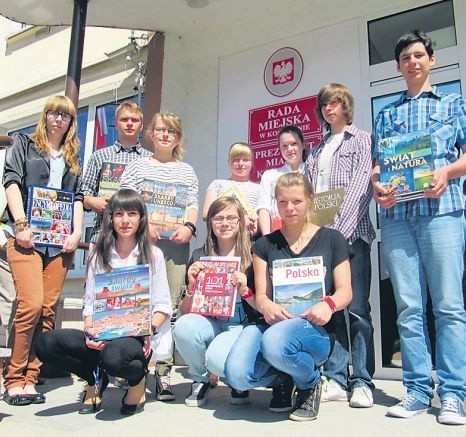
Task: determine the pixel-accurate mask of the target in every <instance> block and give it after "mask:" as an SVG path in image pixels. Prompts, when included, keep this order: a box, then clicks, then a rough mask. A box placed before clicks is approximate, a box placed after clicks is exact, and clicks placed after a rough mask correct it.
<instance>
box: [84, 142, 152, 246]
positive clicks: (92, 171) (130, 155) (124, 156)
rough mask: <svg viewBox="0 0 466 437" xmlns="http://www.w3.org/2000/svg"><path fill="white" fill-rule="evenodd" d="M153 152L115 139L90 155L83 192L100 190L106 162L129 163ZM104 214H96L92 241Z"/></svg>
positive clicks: (92, 194) (94, 239)
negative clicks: (126, 146)
mask: <svg viewBox="0 0 466 437" xmlns="http://www.w3.org/2000/svg"><path fill="white" fill-rule="evenodd" d="M151 155H152V152H149V151H148V150H147V149H144V147H142V146H141V144H139V143H138V144H136V145H135V146H133V147H131V148H130V149H126V148H125V147H123V145H122V144H121V143H119V142H118V141H115V144H113V145H112V146H108V147H105V148H103V149H99V150H96V151H95V152H94V153H93V154H92V155H91V157H90V159H89V162H88V164H87V168H86V173H85V175H84V177H83V184H82V192H83V194H84V195H85V196H92V197H96V196H97V193H98V192H99V183H100V177H101V172H102V164H103V163H104V162H111V163H114V164H129V163H130V162H133V161H134V160H135V159H139V158H141V157H144V156H151ZM102 217H103V214H98V213H96V214H95V217H94V227H93V228H92V235H91V241H92V242H93V243H95V241H96V240H97V235H98V232H99V230H100V226H101V224H102Z"/></svg>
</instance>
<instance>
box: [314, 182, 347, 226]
mask: <svg viewBox="0 0 466 437" xmlns="http://www.w3.org/2000/svg"><path fill="white" fill-rule="evenodd" d="M344 198H345V189H344V188H337V189H335V190H329V191H322V192H321V193H316V194H314V203H313V208H312V211H311V213H310V220H311V222H312V223H314V224H315V225H318V226H327V225H331V224H332V223H333V221H334V220H335V215H336V214H337V213H338V211H339V210H340V208H341V205H342V204H343V200H344Z"/></svg>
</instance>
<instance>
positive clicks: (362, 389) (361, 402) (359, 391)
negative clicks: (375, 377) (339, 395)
mask: <svg viewBox="0 0 466 437" xmlns="http://www.w3.org/2000/svg"><path fill="white" fill-rule="evenodd" d="M373 405H374V397H373V396H372V390H371V389H370V388H369V387H367V386H366V385H362V386H359V387H354V388H353V392H352V393H351V399H350V401H349V406H350V407H353V408H370V407H372V406H373Z"/></svg>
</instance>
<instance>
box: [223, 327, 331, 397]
mask: <svg viewBox="0 0 466 437" xmlns="http://www.w3.org/2000/svg"><path fill="white" fill-rule="evenodd" d="M329 353H330V339H329V337H328V335H327V332H326V331H325V329H324V328H323V327H322V326H315V325H312V324H311V323H309V322H308V321H307V320H305V319H300V318H294V319H289V320H284V321H282V322H279V323H276V324H275V325H272V326H270V327H269V328H267V327H266V326H262V325H257V326H256V325H250V326H247V327H246V328H244V329H243V331H242V332H241V334H240V336H239V337H238V339H237V341H236V343H235V344H234V345H233V347H232V348H231V351H230V353H229V354H228V358H227V362H226V364H225V376H226V378H227V381H228V384H230V385H231V386H232V387H234V388H235V389H237V390H241V391H244V390H249V389H251V388H256V387H267V386H273V385H276V384H277V383H279V382H280V380H281V378H282V375H283V373H287V374H288V375H290V376H291V377H292V378H293V381H294V383H295V385H296V387H298V388H299V389H302V390H304V389H307V388H311V387H313V386H314V385H315V384H316V383H317V381H318V379H319V378H320V372H319V366H321V365H322V364H323V363H324V362H325V360H326V359H327V358H328V355H329Z"/></svg>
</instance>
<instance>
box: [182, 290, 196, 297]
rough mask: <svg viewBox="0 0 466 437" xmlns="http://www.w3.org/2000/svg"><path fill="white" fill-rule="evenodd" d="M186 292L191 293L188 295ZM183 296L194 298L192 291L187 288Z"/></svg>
mask: <svg viewBox="0 0 466 437" xmlns="http://www.w3.org/2000/svg"><path fill="white" fill-rule="evenodd" d="M188 292H191V294H189V293H188ZM184 295H185V296H188V297H193V296H194V290H190V289H189V288H187V289H186V292H185V293H184Z"/></svg>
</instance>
